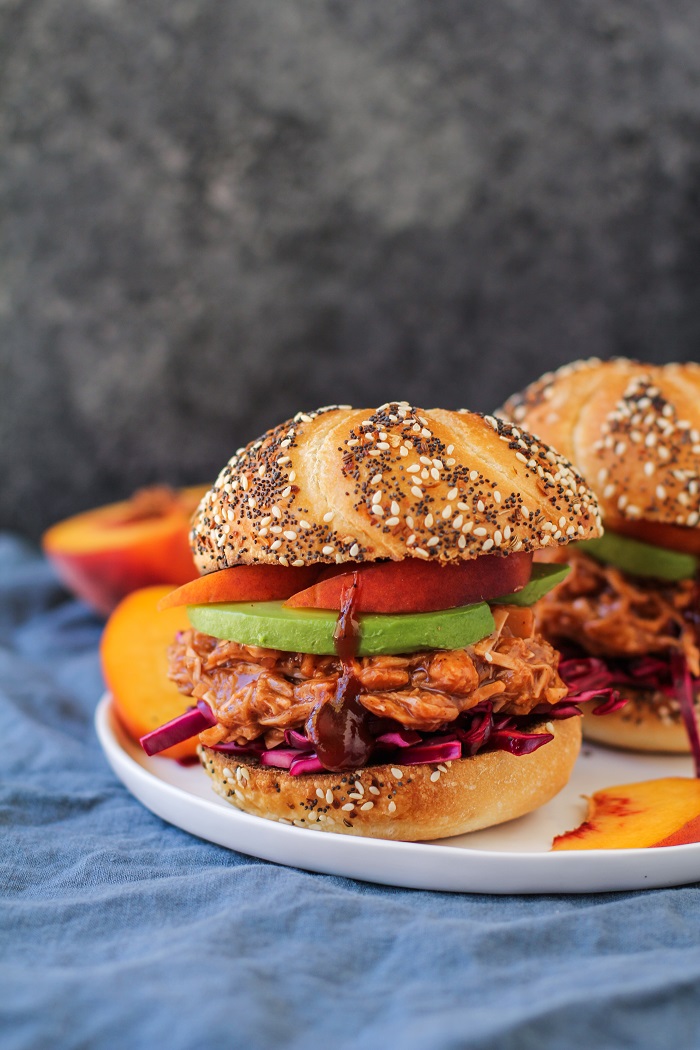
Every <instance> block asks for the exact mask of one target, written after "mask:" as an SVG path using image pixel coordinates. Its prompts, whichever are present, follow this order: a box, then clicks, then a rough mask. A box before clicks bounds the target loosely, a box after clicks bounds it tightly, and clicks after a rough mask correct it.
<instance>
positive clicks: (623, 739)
mask: <svg viewBox="0 0 700 1050" xmlns="http://www.w3.org/2000/svg"><path fill="white" fill-rule="evenodd" d="M621 692H622V695H623V696H628V697H629V700H628V702H627V704H626V705H625V707H622V708H620V709H619V710H618V711H613V712H612V713H611V714H609V715H604V716H602V717H599V716H596V715H593V714H584V717H583V735H584V737H585V738H586V740H594V741H595V742H596V743H599V744H607V745H608V746H609V747H620V748H624V749H625V750H628V751H657V752H666V753H669V754H683V755H687V754H690V746H689V744H688V734H687V733H686V731H685V725H684V723H683V719H682V717H681V714H680V711H679V709H678V704H677V702H674V701H672V700H671V699H670V698H669V697H667V696H664V695H663V694H659V693H657V692H655V691H654V690H651V689H637V690H627V689H621ZM695 710H696V715H697V717H698V718H700V697H699V696H698V694H696V696H695Z"/></svg>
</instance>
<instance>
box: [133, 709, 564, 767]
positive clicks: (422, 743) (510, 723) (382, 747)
mask: <svg viewBox="0 0 700 1050" xmlns="http://www.w3.org/2000/svg"><path fill="white" fill-rule="evenodd" d="M203 708H207V711H206V712H205V711H204V710H203ZM580 714H581V711H580V709H579V708H578V707H577V705H576V704H573V703H571V702H570V701H569V700H563V701H560V702H559V703H558V704H540V705H538V706H537V707H536V708H535V709H534V710H533V711H532V712H531V713H530V714H529V715H519V716H516V715H504V714H499V713H494V710H493V704H492V702H491V701H484V702H482V703H480V704H478V705H477V706H476V707H472V708H471V709H470V710H468V711H464V712H463V713H462V714H461V715H460V716H459V718H458V719H457V720H456V721H455V722H454V723H450V725H449V726H448V727H446V728H443V729H442V730H440V731H438V732H432V733H424V732H418V731H416V730H412V729H405V728H403V727H402V726H400V725H398V724H396V723H391V722H389V720H383V721H382V720H379V719H376V720H375V723H376V725H375V729H376V734H375V742H374V747H373V750H372V762H373V763H376V764H382V763H389V762H392V761H394V762H397V763H400V764H401V765H404V766H410V765H424V764H427V763H436V762H451V761H453V760H454V759H458V758H465V757H470V756H472V755H475V754H477V753H478V752H483V751H507V752H509V753H510V754H511V755H516V756H521V755H529V754H532V752H533V751H536V750H537V748H539V747H542V745H543V744H547V743H549V741H550V740H553V739H554V737H553V734H552V733H550V732H541V731H540V732H534V731H533V729H532V726H533V723H535V724H538V723H539V724H540V725H541V723H542V721H544V720H547V721H549V720H555V719H561V718H571V717H573V716H576V715H580ZM215 724H216V719H215V717H214V715H213V713H212V712H211V709H209V708H208V705H207V704H206V703H205V702H204V701H201V700H200V701H199V702H198V704H197V707H194V708H190V709H189V710H188V711H186V712H185V713H184V714H182V715H180V716H178V718H174V719H173V720H172V721H171V722H168V723H167V724H166V725H164V726H161V727H160V728H159V729H155V730H153V732H151V733H148V734H146V736H144V737H142V738H141V744H142V746H143V747H144V750H146V752H147V754H149V755H153V754H157V753H158V751H161V750H165V748H166V747H171V746H172V745H173V744H174V743H179V742H180V741H181V740H186V739H188V738H190V737H192V736H196V735H197V734H198V733H199V732H201V731H202V729H206V728H209V726H210V725H215ZM195 726H197V727H198V728H194V727H195ZM211 750H212V751H219V752H221V753H224V754H230V755H240V756H241V757H248V758H255V759H257V760H258V761H259V762H260V764H261V765H264V766H273V767H275V768H278V769H286V770H288V771H289V772H290V773H291V774H292V776H298V775H299V774H302V773H315V772H322V771H325V768H324V766H322V764H321V763H320V761H319V759H318V758H317V756H316V754H315V753H314V750H313V744H312V743H311V741H310V740H309V739H308V738H307V736H306V734H305V733H304V732H302V731H301V730H299V729H288V730H286V732H285V735H284V742H283V743H281V744H279V745H277V746H276V747H274V748H266V747H265V744H264V741H263V739H262V738H258V739H257V740H254V741H251V742H250V743H247V744H235V743H225V744H215V745H213V746H212V747H211Z"/></svg>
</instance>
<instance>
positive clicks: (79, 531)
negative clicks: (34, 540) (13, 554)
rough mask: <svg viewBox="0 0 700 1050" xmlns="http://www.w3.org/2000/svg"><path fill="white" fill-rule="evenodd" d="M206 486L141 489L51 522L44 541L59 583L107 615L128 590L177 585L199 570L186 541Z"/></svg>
mask: <svg viewBox="0 0 700 1050" xmlns="http://www.w3.org/2000/svg"><path fill="white" fill-rule="evenodd" d="M206 491H207V490H206V488H205V487H204V486H197V487H195V488H187V489H181V490H180V491H178V492H175V491H173V490H172V489H169V488H166V487H160V486H158V487H154V488H148V489H142V490H141V491H140V492H137V493H136V494H135V495H134V496H132V498H131V499H130V500H125V501H124V502H122V503H111V504H109V505H107V506H105V507H98V508H96V509H95V510H89V511H86V512H85V513H83V514H77V515H75V516H74V517H72V518H66V519H65V521H60V522H58V524H56V525H53V526H52V527H51V528H50V529H49V530H48V531H47V532H45V533H44V536H43V539H42V545H43V548H44V551H45V553H46V556H47V557H48V558H49V560H50V561H51V562H52V563H53V565H54V567H55V569H56V572H57V573H58V575H59V577H60V578H61V580H62V581H63V583H64V584H65V585H66V586H67V587H68V588H69V590H71V591H73V593H74V594H76V595H77V596H78V597H79V598H82V599H83V601H85V602H87V603H88V605H91V606H92V607H93V609H95V610H96V611H97V612H99V613H102V614H104V615H108V614H109V613H110V612H111V611H112V609H114V607H115V606H116V604H117V603H118V602H119V601H120V600H121V599H122V598H123V597H124V596H125V595H126V594H129V593H130V592H131V591H134V590H137V589H138V588H139V587H146V586H148V585H149V584H156V583H169V584H170V585H171V586H177V585H179V584H182V583H187V582H188V580H191V579H193V578H194V577H195V576H197V575H198V573H197V569H196V567H195V565H194V562H193V560H192V554H191V552H190V546H189V538H188V534H189V523H190V518H191V516H192V514H193V512H194V510H195V507H196V506H197V504H198V502H199V500H200V499H201V497H202V496H203V495H204V493H205V492H206Z"/></svg>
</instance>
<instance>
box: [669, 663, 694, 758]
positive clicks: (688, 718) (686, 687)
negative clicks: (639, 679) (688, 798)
mask: <svg viewBox="0 0 700 1050" xmlns="http://www.w3.org/2000/svg"><path fill="white" fill-rule="evenodd" d="M671 673H672V675H673V685H674V688H675V695H676V697H677V699H678V703H679V705H680V709H681V715H682V716H683V722H684V723H685V729H686V733H687V734H688V742H689V744H690V751H691V754H692V756H693V763H694V765H695V776H696V777H700V733H699V732H698V719H697V715H696V713H695V701H694V691H693V679H692V676H691V674H690V668H689V667H688V661H687V660H686V658H685V656H684V655H683V653H673V655H672V656H671Z"/></svg>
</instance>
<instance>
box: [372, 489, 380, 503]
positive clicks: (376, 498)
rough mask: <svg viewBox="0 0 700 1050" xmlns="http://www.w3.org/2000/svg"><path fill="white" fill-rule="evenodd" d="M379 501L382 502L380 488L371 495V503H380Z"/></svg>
mask: <svg viewBox="0 0 700 1050" xmlns="http://www.w3.org/2000/svg"><path fill="white" fill-rule="evenodd" d="M381 502H382V493H381V490H380V491H379V492H375V493H374V495H373V496H372V503H381Z"/></svg>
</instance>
